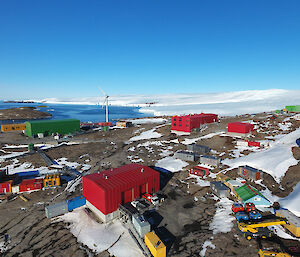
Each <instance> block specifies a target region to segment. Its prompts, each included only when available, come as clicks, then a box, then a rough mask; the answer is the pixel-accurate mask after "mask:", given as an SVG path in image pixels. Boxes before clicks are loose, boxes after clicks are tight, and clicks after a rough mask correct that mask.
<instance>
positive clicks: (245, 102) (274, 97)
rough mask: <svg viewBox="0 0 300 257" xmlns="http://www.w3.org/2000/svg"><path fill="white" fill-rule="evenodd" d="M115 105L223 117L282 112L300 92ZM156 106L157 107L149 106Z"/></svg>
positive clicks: (142, 99)
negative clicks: (204, 113)
mask: <svg viewBox="0 0 300 257" xmlns="http://www.w3.org/2000/svg"><path fill="white" fill-rule="evenodd" d="M103 100H104V99H102V100H101V99H99V97H85V98H68V99H59V98H47V99H39V100H36V101H45V102H46V103H64V104H68V103H69V104H91V105H93V104H98V103H99V102H102V101H103ZM109 100H110V104H111V105H119V106H140V107H142V109H141V111H142V112H151V113H154V114H155V115H174V114H187V113H198V112H214V113H218V114H220V115H234V114H243V113H257V112H263V111H270V110H275V109H282V108H283V107H284V106H285V105H291V104H298V103H299V102H300V90H284V89H269V90H249V91H236V92H218V93H201V94H199V93H198V94H184V93H183V94H170V95H115V96H110V98H109ZM147 103H154V104H151V105H149V104H147Z"/></svg>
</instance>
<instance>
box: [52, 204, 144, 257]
mask: <svg viewBox="0 0 300 257" xmlns="http://www.w3.org/2000/svg"><path fill="white" fill-rule="evenodd" d="M57 221H63V222H66V223H69V224H70V225H69V226H68V227H69V229H70V231H71V233H72V234H73V235H74V236H75V237H77V241H78V242H81V243H83V244H85V245H86V246H88V247H89V248H90V249H91V250H93V251H94V252H95V253H97V254H98V253H101V252H103V251H105V250H108V252H109V253H110V254H111V255H113V256H116V257H128V256H135V257H143V254H142V252H141V251H140V249H139V248H138V246H137V245H136V243H135V242H134V241H133V239H132V238H131V236H130V235H129V233H128V231H127V229H125V228H124V227H123V226H122V224H121V223H120V221H118V220H116V221H114V222H113V223H110V224H99V223H97V222H96V221H95V220H93V219H92V218H91V217H90V216H89V215H88V214H87V213H86V211H85V209H84V208H83V207H80V208H77V209H76V210H74V211H73V212H69V213H66V214H64V215H63V216H60V217H59V218H58V219H57ZM114 243H115V244H114ZM113 244H114V245H113Z"/></svg>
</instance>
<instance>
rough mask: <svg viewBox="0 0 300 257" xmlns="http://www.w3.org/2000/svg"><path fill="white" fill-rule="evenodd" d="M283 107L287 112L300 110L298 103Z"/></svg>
mask: <svg viewBox="0 0 300 257" xmlns="http://www.w3.org/2000/svg"><path fill="white" fill-rule="evenodd" d="M285 109H286V110H287V111H288V112H300V105H289V106H286V107H285Z"/></svg>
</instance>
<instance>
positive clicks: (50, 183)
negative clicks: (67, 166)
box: [44, 174, 60, 187]
mask: <svg viewBox="0 0 300 257" xmlns="http://www.w3.org/2000/svg"><path fill="white" fill-rule="evenodd" d="M56 186H60V176H59V174H48V175H47V176H46V177H45V178H44V187H56Z"/></svg>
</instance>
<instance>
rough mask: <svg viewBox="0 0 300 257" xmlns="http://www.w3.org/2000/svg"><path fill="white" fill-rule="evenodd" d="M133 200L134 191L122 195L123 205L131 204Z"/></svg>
mask: <svg viewBox="0 0 300 257" xmlns="http://www.w3.org/2000/svg"><path fill="white" fill-rule="evenodd" d="M132 200H133V199H132V189H129V190H127V191H124V192H122V193H121V201H122V204H124V203H128V202H131V201H132Z"/></svg>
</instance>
